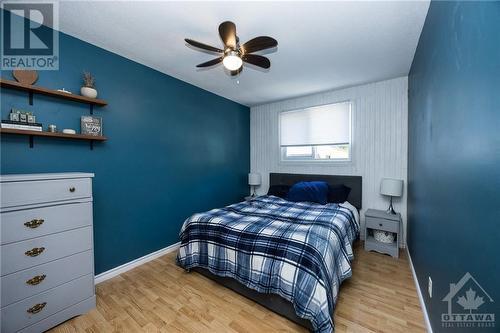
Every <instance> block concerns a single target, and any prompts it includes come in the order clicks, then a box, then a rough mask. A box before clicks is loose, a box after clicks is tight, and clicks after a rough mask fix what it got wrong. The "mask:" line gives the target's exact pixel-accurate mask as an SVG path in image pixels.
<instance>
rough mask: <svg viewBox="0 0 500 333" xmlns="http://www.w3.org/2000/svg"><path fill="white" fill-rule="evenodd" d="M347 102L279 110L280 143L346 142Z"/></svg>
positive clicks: (310, 144)
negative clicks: (280, 111) (284, 110)
mask: <svg viewBox="0 0 500 333" xmlns="http://www.w3.org/2000/svg"><path fill="white" fill-rule="evenodd" d="M350 114H351V105H350V103H349V102H343V103H336V104H329V105H322V106H315V107H311V108H307V109H301V110H294V111H286V112H282V113H280V144H281V146H282V147H293V146H319V145H339V144H349V143H350V131H351V126H350V116H351V115H350Z"/></svg>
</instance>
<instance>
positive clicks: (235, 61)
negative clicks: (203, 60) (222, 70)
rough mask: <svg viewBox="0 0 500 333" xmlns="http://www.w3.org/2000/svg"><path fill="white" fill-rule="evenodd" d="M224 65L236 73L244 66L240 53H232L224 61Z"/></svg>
mask: <svg viewBox="0 0 500 333" xmlns="http://www.w3.org/2000/svg"><path fill="white" fill-rule="evenodd" d="M222 64H223V65H224V67H226V68H227V69H228V70H230V71H236V70H238V69H240V67H241V66H242V65H243V60H241V58H240V56H239V54H238V52H235V51H230V52H228V53H227V55H226V56H225V57H224V59H223V60H222Z"/></svg>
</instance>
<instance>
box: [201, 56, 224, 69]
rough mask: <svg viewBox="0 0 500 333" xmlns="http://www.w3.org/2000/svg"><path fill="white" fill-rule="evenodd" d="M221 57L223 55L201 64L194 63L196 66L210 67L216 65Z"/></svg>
mask: <svg viewBox="0 0 500 333" xmlns="http://www.w3.org/2000/svg"><path fill="white" fill-rule="evenodd" d="M222 59H224V57H219V58H215V59H212V60H210V61H207V62H204V63H202V64H199V65H196V67H210V66H213V65H217V64H218V63H219V62H221V61H222Z"/></svg>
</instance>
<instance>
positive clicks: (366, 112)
mask: <svg viewBox="0 0 500 333" xmlns="http://www.w3.org/2000/svg"><path fill="white" fill-rule="evenodd" d="M346 100H350V101H351V102H352V126H353V128H352V161H351V162H344V163H328V162H327V163H324V162H316V163H314V162H312V163H311V162H310V163H307V162H302V163H300V162H280V149H279V136H278V133H279V129H278V114H279V112H281V111H285V110H292V109H297V108H301V107H309V106H315V105H321V104H327V103H335V102H340V101H346ZM407 129H408V78H407V77H401V78H396V79H392V80H387V81H381V82H376V83H370V84H365V85H361V86H356V87H351V88H346V89H341V90H335V91H329V92H324V93H319V94H314V95H309V96H304V97H299V98H294V99H289V100H285V101H280V102H275V103H270V104H265V105H259V106H255V107H252V108H251V113H250V154H251V156H250V163H251V171H252V172H259V173H260V174H262V185H261V186H260V187H259V189H258V193H260V194H262V193H266V192H267V189H268V186H269V172H286V173H308V174H331V175H358V176H362V177H363V204H362V205H363V209H362V213H364V211H365V210H366V209H368V208H378V209H386V208H387V207H388V206H389V200H388V198H387V197H384V196H382V195H380V194H379V189H380V180H381V179H382V178H384V177H389V178H398V179H403V180H404V183H405V186H404V195H403V197H402V198H399V199H396V198H395V199H394V209H395V210H396V211H398V212H401V214H402V216H403V225H404V236H403V240H406V220H407V219H406V187H407V183H406V180H407V177H406V175H407V155H408V154H407V151H408V131H407ZM362 215H364V214H362ZM362 225H363V228H362V234H361V237H362V238H363V237H364V216H363V217H362ZM405 244H406V242H405V241H403V242H401V244H400V245H402V246H405Z"/></svg>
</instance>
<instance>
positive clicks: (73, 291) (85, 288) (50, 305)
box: [1, 274, 94, 333]
mask: <svg viewBox="0 0 500 333" xmlns="http://www.w3.org/2000/svg"><path fill="white" fill-rule="evenodd" d="M93 295H94V276H93V274H88V275H85V276H83V277H80V278H78V279H76V280H73V281H70V282H68V283H65V284H63V285H61V286H59V287H56V288H53V289H50V290H47V291H46V292H43V293H41V294H38V295H35V296H32V297H30V298H26V299H24V300H22V301H20V302H17V303H14V304H11V305H9V306H6V307H4V308H2V328H1V331H2V333H11V332H15V331H18V330H20V329H22V328H24V327H27V326H29V325H32V324H34V323H36V322H38V321H40V320H42V319H44V318H46V317H48V316H50V315H52V314H54V313H56V312H58V311H61V310H63V309H65V308H67V307H69V306H71V305H73V304H76V303H78V302H80V301H83V300H85V299H87V298H89V297H92V296H93ZM37 305H38V309H37ZM30 309H31V312H32V313H30V312H29V310H30ZM37 311H38V312H37Z"/></svg>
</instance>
